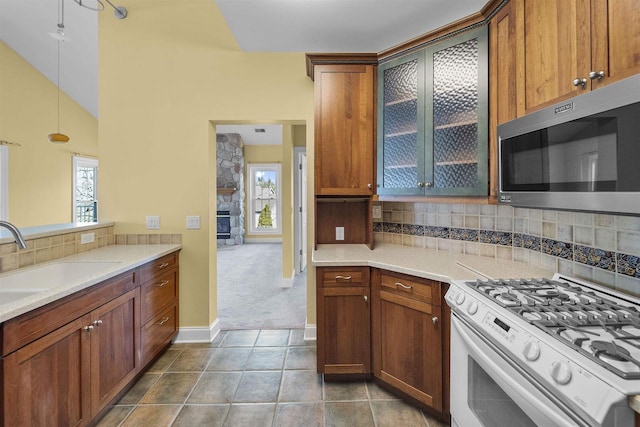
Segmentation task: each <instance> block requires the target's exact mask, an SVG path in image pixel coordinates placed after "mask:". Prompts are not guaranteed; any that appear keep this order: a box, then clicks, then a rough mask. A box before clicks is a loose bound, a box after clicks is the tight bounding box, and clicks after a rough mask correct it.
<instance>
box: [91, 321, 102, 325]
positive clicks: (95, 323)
mask: <svg viewBox="0 0 640 427" xmlns="http://www.w3.org/2000/svg"><path fill="white" fill-rule="evenodd" d="M93 326H102V320H94V321H93Z"/></svg>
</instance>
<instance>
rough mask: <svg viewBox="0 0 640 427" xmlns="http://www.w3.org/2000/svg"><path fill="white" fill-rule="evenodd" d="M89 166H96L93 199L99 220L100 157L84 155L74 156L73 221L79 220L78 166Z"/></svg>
mask: <svg viewBox="0 0 640 427" xmlns="http://www.w3.org/2000/svg"><path fill="white" fill-rule="evenodd" d="M80 167H87V168H95V169H96V172H95V182H94V184H93V185H94V191H93V196H94V198H93V201H94V203H95V206H96V207H95V209H96V221H98V213H99V210H98V159H96V158H91V157H83V156H73V177H72V189H71V216H72V220H73V222H79V221H78V209H77V202H78V201H77V200H76V193H77V183H78V168H80Z"/></svg>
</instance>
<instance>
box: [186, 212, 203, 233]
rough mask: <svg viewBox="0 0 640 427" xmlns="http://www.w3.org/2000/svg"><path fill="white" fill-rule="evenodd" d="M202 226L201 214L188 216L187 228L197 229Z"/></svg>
mask: <svg viewBox="0 0 640 427" xmlns="http://www.w3.org/2000/svg"><path fill="white" fill-rule="evenodd" d="M199 228H200V216H199V215H193V216H190V215H188V216H187V229H189V230H197V229H199Z"/></svg>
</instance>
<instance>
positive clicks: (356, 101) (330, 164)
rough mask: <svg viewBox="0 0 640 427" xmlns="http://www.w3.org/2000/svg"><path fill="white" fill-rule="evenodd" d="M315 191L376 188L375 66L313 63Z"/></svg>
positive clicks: (353, 192) (352, 192) (350, 192)
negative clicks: (374, 172) (374, 170)
mask: <svg viewBox="0 0 640 427" xmlns="http://www.w3.org/2000/svg"><path fill="white" fill-rule="evenodd" d="M314 79H315V88H314V89H315V102H316V105H315V190H316V196H371V195H373V193H374V174H373V167H374V141H375V130H374V129H375V126H374V124H375V116H374V111H375V99H374V97H375V66H374V65H370V64H326V65H316V66H315V67H314Z"/></svg>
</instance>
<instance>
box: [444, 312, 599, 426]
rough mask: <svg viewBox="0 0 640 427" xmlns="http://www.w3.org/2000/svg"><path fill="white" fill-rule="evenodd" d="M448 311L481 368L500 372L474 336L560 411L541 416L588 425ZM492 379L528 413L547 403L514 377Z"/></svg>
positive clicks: (561, 422) (565, 423)
mask: <svg viewBox="0 0 640 427" xmlns="http://www.w3.org/2000/svg"><path fill="white" fill-rule="evenodd" d="M452 314H453V315H452V316H451V327H452V328H453V329H455V330H456V332H457V333H458V334H460V336H461V338H462V341H463V342H464V344H465V345H466V346H468V347H470V348H471V353H472V355H473V358H474V359H476V360H477V361H479V362H481V365H483V367H484V368H485V369H488V370H490V371H492V372H498V373H500V372H502V371H503V370H502V369H501V368H500V366H498V364H497V363H496V362H495V361H494V360H492V359H491V358H490V357H488V355H487V354H486V350H483V349H481V348H480V347H479V346H478V344H477V343H476V340H477V339H480V340H481V341H482V342H484V343H485V344H486V345H488V346H489V347H491V349H492V350H493V351H495V352H496V353H497V354H498V356H499V357H500V358H501V359H502V360H504V361H505V362H506V363H508V364H509V365H510V366H511V367H512V368H514V369H515V370H516V371H518V373H519V374H520V375H522V376H523V377H525V379H526V380H527V382H528V383H530V384H532V385H533V386H534V387H535V388H536V389H538V390H539V391H540V392H541V393H542V394H543V395H545V396H546V397H547V398H548V399H549V400H550V401H551V402H552V403H554V404H555V405H556V406H558V407H559V408H560V409H561V410H562V413H559V412H558V411H544V415H545V416H547V417H548V418H549V420H550V421H552V422H553V423H554V425H557V426H567V427H568V426H576V425H578V426H581V427H588V426H589V424H588V423H586V422H584V421H583V420H581V419H579V418H577V417H576V416H575V414H572V411H571V410H570V409H569V408H567V407H566V405H565V404H564V403H562V402H560V401H559V400H558V399H557V398H555V397H554V396H553V395H552V394H551V392H550V391H549V390H547V389H546V388H544V386H542V385H541V384H539V383H538V381H537V380H536V379H534V378H532V377H531V375H529V374H528V373H527V372H526V371H524V370H523V369H522V368H520V367H519V366H517V365H516V364H515V363H514V362H512V361H511V360H510V359H509V356H507V355H506V354H504V352H503V351H502V350H500V349H499V348H497V347H496V346H495V345H494V344H493V343H491V342H490V341H488V340H487V339H486V338H484V337H481V336H480V335H479V334H476V333H472V334H470V333H469V332H467V331H468V330H469V329H468V328H472V326H470V325H468V323H467V322H466V321H465V320H464V319H461V318H459V317H458V316H456V315H455V314H454V313H452ZM461 324H464V325H466V328H463V327H461ZM472 335H473V336H472ZM492 379H493V380H494V381H495V382H496V383H498V384H500V386H501V387H504V388H507V389H511V390H513V391H514V392H515V394H516V396H517V397H516V396H512V395H510V396H509V397H511V398H512V399H513V400H514V401H516V403H517V404H518V406H520V407H525V408H530V412H532V413H535V412H538V413H540V410H539V408H545V407H547V406H548V405H547V404H545V403H544V402H541V401H540V399H538V398H536V397H535V396H534V395H533V394H531V392H530V391H529V390H527V389H526V388H524V387H523V386H522V384H520V383H519V382H518V381H517V380H515V379H514V378H512V377H511V376H509V375H499V377H498V378H495V377H493V376H492ZM508 394H509V393H508ZM569 417H570V418H571V421H573V422H571V421H569V419H568V418H569Z"/></svg>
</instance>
